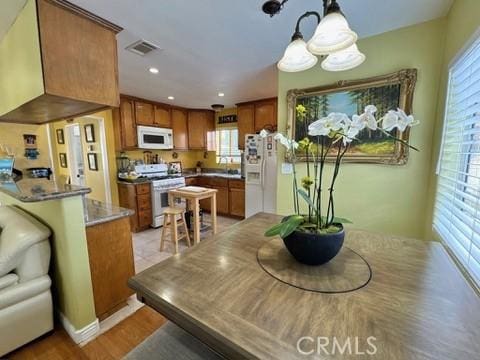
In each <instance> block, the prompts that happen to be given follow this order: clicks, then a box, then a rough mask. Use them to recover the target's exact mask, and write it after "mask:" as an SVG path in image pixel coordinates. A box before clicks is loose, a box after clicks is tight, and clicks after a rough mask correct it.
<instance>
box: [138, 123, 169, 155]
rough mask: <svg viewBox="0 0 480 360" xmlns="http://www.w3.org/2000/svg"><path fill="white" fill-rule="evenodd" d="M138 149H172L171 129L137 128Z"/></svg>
mask: <svg viewBox="0 0 480 360" xmlns="http://www.w3.org/2000/svg"><path fill="white" fill-rule="evenodd" d="M137 135H138V147H139V148H140V149H162V150H164V149H173V133H172V129H166V128H157V127H153V126H137Z"/></svg>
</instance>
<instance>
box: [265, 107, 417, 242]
mask: <svg viewBox="0 0 480 360" xmlns="http://www.w3.org/2000/svg"><path fill="white" fill-rule="evenodd" d="M296 111H297V118H299V119H303V120H304V119H305V117H306V112H307V111H306V109H305V107H304V106H303V105H298V106H297V107H296ZM376 113H377V107H376V106H374V105H368V106H366V107H365V111H364V113H363V114H361V115H353V116H352V118H349V117H348V116H347V115H346V114H343V113H331V114H329V115H328V116H326V117H323V118H320V119H318V120H317V121H315V122H313V123H311V124H310V125H309V126H308V135H309V137H306V138H305V139H303V140H301V141H299V142H296V141H295V140H294V139H289V138H288V137H286V136H284V135H283V134H281V133H277V134H276V135H275V139H276V140H277V141H279V142H280V144H281V145H283V146H284V147H285V148H286V150H287V153H288V155H289V158H290V159H291V163H292V166H293V202H294V211H295V215H292V216H290V217H288V219H287V220H286V221H284V222H282V223H280V224H277V225H275V226H273V227H272V228H270V229H269V230H267V231H266V233H265V235H266V236H275V235H280V236H281V237H282V238H285V237H287V236H288V235H290V234H291V233H292V232H294V231H295V230H297V229H298V230H299V231H303V232H309V233H318V234H328V233H336V232H339V231H341V229H342V225H341V224H345V223H351V221H349V220H348V219H345V218H341V217H337V216H336V215H335V203H334V187H335V181H336V180H337V177H338V174H339V171H340V165H341V163H342V159H343V157H344V156H345V154H346V153H347V151H348V149H349V147H350V144H351V143H352V142H354V141H359V140H358V138H357V137H358V135H359V134H360V132H361V131H362V130H364V129H369V130H370V131H380V132H382V133H383V134H384V135H385V136H387V137H389V138H392V139H393V140H394V141H399V142H401V143H402V144H404V145H405V146H408V147H409V148H411V149H413V150H417V149H416V148H415V147H413V146H410V145H409V144H408V143H407V142H405V141H404V140H402V139H399V138H397V137H395V136H393V135H392V134H391V133H390V132H391V131H392V130H395V129H398V130H399V131H400V132H404V131H406V130H407V129H408V128H409V127H411V126H414V125H416V124H418V122H417V121H415V119H414V117H413V116H412V115H407V114H406V113H405V111H403V110H402V109H397V110H390V111H388V112H387V113H386V114H385V115H384V116H383V117H381V118H379V119H377V118H376ZM267 134H268V132H267V131H265V130H262V132H261V133H260V135H261V136H263V137H265V136H266V135H267ZM310 138H314V139H315V142H316V145H317V146H316V148H317V150H316V151H314V149H313V148H314V145H315V142H312V141H311V140H310ZM417 151H418V150H417ZM299 153H301V154H304V155H305V158H306V162H307V176H305V177H303V178H302V179H301V186H299V184H298V181H297V171H296V156H297V154H299ZM332 153H333V154H334V155H335V161H334V169H333V175H332V178H331V179H330V181H329V185H328V188H327V191H328V202H327V204H326V208H324V207H322V193H323V192H324V191H325V187H324V175H325V172H324V168H325V163H326V160H327V156H328V155H332ZM311 165H313V169H312V168H311ZM300 199H303V201H305V202H306V204H307V205H308V214H301V212H300Z"/></svg>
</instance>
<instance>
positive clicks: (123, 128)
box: [113, 98, 138, 151]
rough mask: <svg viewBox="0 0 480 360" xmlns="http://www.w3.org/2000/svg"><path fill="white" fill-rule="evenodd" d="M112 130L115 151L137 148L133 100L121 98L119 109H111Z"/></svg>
mask: <svg viewBox="0 0 480 360" xmlns="http://www.w3.org/2000/svg"><path fill="white" fill-rule="evenodd" d="M113 129H114V133H115V150H116V151H123V150H133V149H136V148H137V141H138V139H137V125H136V123H135V108H134V102H133V100H129V99H123V98H122V99H120V107H119V108H115V109H113Z"/></svg>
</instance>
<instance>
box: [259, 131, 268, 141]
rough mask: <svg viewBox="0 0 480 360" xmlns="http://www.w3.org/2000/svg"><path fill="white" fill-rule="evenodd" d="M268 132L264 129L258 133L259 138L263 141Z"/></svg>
mask: <svg viewBox="0 0 480 360" xmlns="http://www.w3.org/2000/svg"><path fill="white" fill-rule="evenodd" d="M268 134H269V132H268V131H267V130H265V129H262V131H260V134H259V135H260V137H262V138H263V139H265V138H266V137H267V136H268Z"/></svg>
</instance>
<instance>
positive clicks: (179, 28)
mask: <svg viewBox="0 0 480 360" xmlns="http://www.w3.org/2000/svg"><path fill="white" fill-rule="evenodd" d="M15 1H16V0H15ZM70 1H71V2H73V3H75V4H76V5H78V6H81V7H83V8H85V9H87V10H89V11H91V12H93V13H95V14H97V15H99V16H101V17H103V18H105V19H107V20H110V21H111V22H113V23H116V24H117V25H119V26H121V27H123V28H124V29H125V30H124V31H122V32H121V33H119V34H118V49H119V50H118V51H119V72H120V89H121V92H122V93H125V94H129V95H135V96H139V97H143V98H147V99H151V100H157V101H161V102H169V100H167V97H168V96H170V95H172V96H174V97H175V100H174V101H173V102H172V103H174V104H177V105H180V106H188V107H195V108H208V107H209V106H210V105H211V104H213V103H219V102H220V103H223V104H225V105H226V106H227V107H228V106H231V105H233V104H235V103H237V102H241V101H247V100H253V99H260V98H265V97H271V96H276V93H277V71H276V67H275V63H276V61H277V60H278V59H279V58H280V57H281V56H282V54H283V51H284V49H285V47H286V45H287V44H288V42H289V40H290V37H291V36H292V33H293V30H294V26H295V23H296V19H297V18H298V17H299V16H300V15H301V14H303V13H304V12H305V11H307V10H316V11H321V8H322V1H321V0H290V1H288V3H286V5H285V8H284V9H283V11H282V12H281V13H280V14H279V15H277V16H275V17H273V18H270V17H268V15H266V14H264V13H263V12H262V11H261V6H262V4H263V2H264V0H202V1H193V0H137V1H133V0H115V1H113V0H70ZM452 2H453V0H361V1H359V0H339V4H340V5H341V7H342V10H343V12H344V13H345V14H346V16H347V18H348V20H349V23H350V26H351V27H352V29H354V30H355V31H356V32H357V33H358V34H359V36H360V37H366V36H371V35H375V34H379V33H383V32H386V31H390V30H394V29H398V28H401V27H405V26H409V25H413V24H416V23H420V22H424V21H428V20H431V19H435V18H438V17H441V16H444V15H445V14H446V13H447V12H448V10H449V8H450V6H451V4H452ZM314 27H315V24H314V20H313V18H309V19H307V20H306V21H304V23H302V32H303V33H304V35H305V37H306V38H308V37H310V36H311V35H312V33H313V31H314ZM141 38H142V39H145V40H148V41H150V42H153V43H154V44H156V45H158V46H160V47H161V48H162V49H163V50H162V51H157V52H155V53H150V54H149V55H147V56H145V57H140V56H138V55H134V54H132V53H130V52H127V51H126V50H125V47H126V46H127V45H129V44H130V43H132V42H134V41H136V40H139V39H141ZM151 66H154V67H156V68H158V69H159V70H160V73H159V74H158V75H152V74H150V73H149V72H148V71H147V70H148V68H149V67H151ZM219 91H221V92H224V93H225V97H224V98H219V97H218V96H217V93H218V92H219Z"/></svg>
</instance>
